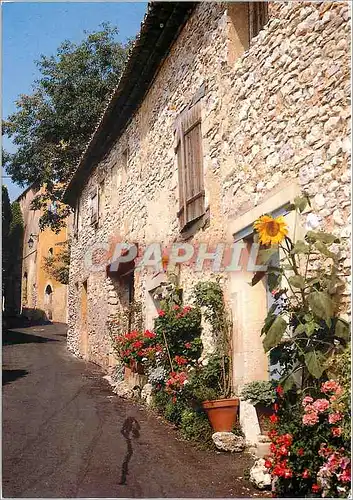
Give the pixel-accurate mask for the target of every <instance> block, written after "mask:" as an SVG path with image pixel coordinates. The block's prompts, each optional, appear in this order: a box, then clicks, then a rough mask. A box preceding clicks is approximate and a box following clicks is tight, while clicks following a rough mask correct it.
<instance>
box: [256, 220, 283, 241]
mask: <svg viewBox="0 0 353 500" xmlns="http://www.w3.org/2000/svg"><path fill="white" fill-rule="evenodd" d="M254 229H255V231H257V232H258V234H259V240H260V243H262V244H263V245H277V244H279V243H281V242H282V241H283V240H284V238H285V237H286V235H287V234H288V226H287V223H286V221H285V220H284V217H282V216H281V217H277V218H276V219H274V218H273V217H270V216H269V215H262V216H261V217H259V218H258V219H257V221H256V222H255V223H254Z"/></svg>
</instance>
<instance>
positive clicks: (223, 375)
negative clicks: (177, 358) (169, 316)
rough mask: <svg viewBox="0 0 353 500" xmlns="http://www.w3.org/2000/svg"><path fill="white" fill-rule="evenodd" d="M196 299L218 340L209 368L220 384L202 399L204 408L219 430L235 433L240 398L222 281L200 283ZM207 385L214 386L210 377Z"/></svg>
mask: <svg viewBox="0 0 353 500" xmlns="http://www.w3.org/2000/svg"><path fill="white" fill-rule="evenodd" d="M194 298H195V302H196V304H197V305H198V306H199V307H200V308H201V310H202V312H203V314H204V318H205V320H206V321H208V322H209V323H210V325H211V327H212V331H213V334H214V336H215V339H216V349H215V352H216V354H215V355H214V356H212V357H211V358H210V359H209V360H208V363H207V367H208V368H207V367H206V370H205V371H206V373H207V372H210V373H212V371H213V372H214V373H216V374H217V377H216V380H217V386H216V387H214V390H215V392H214V393H213V395H211V397H210V396H208V397H207V399H205V400H204V401H203V402H202V407H203V409H204V411H205V412H206V414H207V416H208V419H209V421H210V423H211V425H212V427H213V430H214V431H215V432H231V431H232V429H233V427H234V425H235V422H236V419H237V415H238V407H239V399H238V398H236V397H232V378H231V375H232V356H231V322H230V320H229V318H228V316H227V312H226V308H225V304H224V300H223V292H222V288H221V286H220V283H219V281H215V282H213V281H207V282H200V283H198V284H197V285H196V286H195V288H194ZM209 365H210V366H209ZM212 367H213V370H212V369H210V368H212ZM217 367H218V368H217ZM217 370H218V372H217ZM201 373H202V370H201ZM204 385H205V387H206V388H207V386H208V387H210V385H208V384H207V376H206V384H204Z"/></svg>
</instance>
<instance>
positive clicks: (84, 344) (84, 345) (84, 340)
mask: <svg viewBox="0 0 353 500" xmlns="http://www.w3.org/2000/svg"><path fill="white" fill-rule="evenodd" d="M80 338H81V346H80V351H81V354H82V356H83V358H84V359H88V327H87V281H84V282H83V283H82V289H81V328H80Z"/></svg>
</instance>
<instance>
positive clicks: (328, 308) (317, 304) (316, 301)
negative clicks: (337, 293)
mask: <svg viewBox="0 0 353 500" xmlns="http://www.w3.org/2000/svg"><path fill="white" fill-rule="evenodd" d="M308 302H309V306H310V308H311V310H312V311H313V313H314V314H315V316H317V317H318V318H321V319H324V320H328V319H329V318H330V317H331V316H333V310H334V306H333V302H332V300H331V298H330V296H329V295H328V294H327V293H325V292H318V291H314V292H311V293H310V294H309V295H308Z"/></svg>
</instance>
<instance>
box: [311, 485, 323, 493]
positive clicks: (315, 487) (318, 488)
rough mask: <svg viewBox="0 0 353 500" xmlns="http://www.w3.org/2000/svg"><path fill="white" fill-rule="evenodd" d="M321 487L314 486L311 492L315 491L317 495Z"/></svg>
mask: <svg viewBox="0 0 353 500" xmlns="http://www.w3.org/2000/svg"><path fill="white" fill-rule="evenodd" d="M320 489H321V488H320V486H319V485H318V484H313V485H312V487H311V491H313V492H314V493H317V492H318V491H320Z"/></svg>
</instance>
